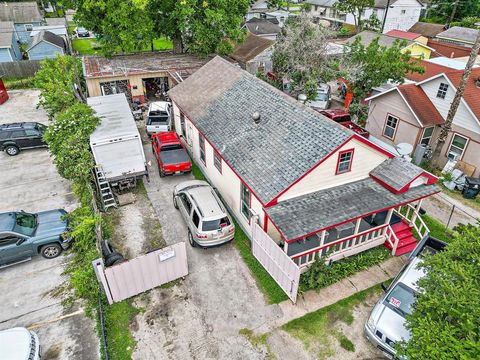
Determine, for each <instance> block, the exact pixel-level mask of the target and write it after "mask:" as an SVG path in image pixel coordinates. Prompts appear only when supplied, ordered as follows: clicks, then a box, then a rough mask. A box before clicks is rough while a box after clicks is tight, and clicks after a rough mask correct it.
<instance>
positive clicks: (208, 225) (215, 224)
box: [202, 216, 230, 231]
mask: <svg viewBox="0 0 480 360" xmlns="http://www.w3.org/2000/svg"><path fill="white" fill-rule="evenodd" d="M228 225H230V219H229V218H228V217H227V216H225V217H223V218H221V219H216V220H208V221H203V223H202V231H214V230H221V229H222V228H224V227H225V226H228Z"/></svg>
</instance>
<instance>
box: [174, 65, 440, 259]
mask: <svg viewBox="0 0 480 360" xmlns="http://www.w3.org/2000/svg"><path fill="white" fill-rule="evenodd" d="M169 95H170V97H171V99H172V101H173V108H174V114H175V129H176V132H177V133H178V135H179V136H180V138H181V139H182V141H184V142H185V144H186V147H187V149H188V151H189V153H190V155H191V156H192V159H193V160H194V161H195V162H196V163H197V164H198V166H199V167H200V169H201V170H202V172H203V173H204V174H205V176H206V177H207V178H208V179H209V181H210V182H211V183H212V185H213V186H215V187H216V189H217V190H218V192H219V193H220V194H221V196H222V198H223V200H224V202H225V203H226V205H227V206H228V208H229V210H230V212H231V214H232V215H234V217H235V218H236V219H237V221H238V223H239V225H240V226H241V227H242V228H244V229H245V231H246V233H247V234H249V235H250V236H251V234H252V233H251V231H250V225H251V222H252V221H254V222H258V224H259V225H260V226H261V228H262V229H263V231H264V233H266V234H268V236H269V237H270V238H271V239H272V241H275V242H276V243H278V244H279V245H281V246H283V249H284V251H285V252H286V253H287V254H288V255H289V256H290V257H291V258H292V259H293V260H294V261H295V262H296V263H297V264H298V265H299V266H305V265H308V264H310V263H312V262H313V261H314V260H315V257H316V256H320V255H325V254H327V253H328V257H329V259H331V260H333V261H334V260H338V259H341V258H344V257H347V256H350V255H353V254H355V253H358V252H361V251H364V250H367V249H369V248H371V247H374V246H378V245H382V244H384V243H385V244H386V246H387V247H388V248H390V249H392V251H393V253H396V254H397V255H398V254H402V253H404V252H406V251H408V250H409V249H411V248H412V247H413V246H415V238H414V237H413V236H412V229H413V230H414V231H418V233H419V234H420V236H423V235H424V234H425V232H426V231H428V229H427V228H426V227H423V226H424V225H422V226H421V227H418V226H417V224H416V223H415V219H417V221H420V222H421V221H422V220H421V219H418V213H417V209H418V206H419V203H420V202H421V199H423V198H425V197H427V196H430V195H432V194H435V193H437V192H438V191H439V189H438V188H437V187H436V185H434V183H435V181H436V178H435V177H434V176H433V175H431V174H429V173H427V172H425V171H424V170H422V169H420V168H418V167H417V166H415V165H413V164H411V163H408V162H406V161H405V160H403V159H401V158H397V157H394V156H393V155H392V154H390V153H389V152H387V151H385V150H383V149H381V148H379V147H377V146H376V145H374V144H373V143H371V142H370V141H369V140H367V139H365V138H363V137H361V136H359V135H357V134H355V133H354V132H353V131H351V130H350V129H347V128H345V127H343V126H341V125H339V124H337V123H335V122H334V121H331V120H329V119H327V118H326V117H324V116H323V115H321V114H319V113H318V112H316V111H314V110H312V109H310V108H309V107H307V106H305V105H303V104H301V103H299V102H298V101H296V100H295V99H293V98H292V97H290V96H288V95H286V94H284V93H283V92H281V91H280V90H278V89H276V88H274V87H272V86H270V85H269V84H267V83H266V82H264V81H262V80H260V79H258V78H256V77H255V76H253V75H251V74H249V73H248V72H246V71H244V70H242V69H240V68H239V67H238V66H235V65H233V64H231V63H230V62H228V61H226V60H224V59H222V58H221V57H218V56H217V57H215V58H214V59H213V60H211V61H210V62H208V63H207V64H206V65H205V66H203V67H202V68H201V69H199V70H198V71H196V72H195V73H194V74H193V75H192V76H190V77H189V78H188V79H187V80H185V81H184V82H182V83H180V84H178V85H177V86H176V87H175V88H173V89H172V90H170V92H169ZM412 204H415V205H412ZM402 207H403V209H404V210H407V209H408V214H409V215H408V216H405V215H406V214H407V213H406V212H405V211H404V210H401V208H402ZM416 226H417V227H416ZM422 229H425V231H423V230H422Z"/></svg>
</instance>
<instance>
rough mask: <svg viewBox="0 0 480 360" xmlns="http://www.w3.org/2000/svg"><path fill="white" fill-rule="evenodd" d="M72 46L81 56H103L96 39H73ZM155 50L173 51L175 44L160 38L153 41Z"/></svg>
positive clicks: (72, 27) (71, 28) (149, 48)
mask: <svg viewBox="0 0 480 360" xmlns="http://www.w3.org/2000/svg"><path fill="white" fill-rule="evenodd" d="M74 28H75V26H70V27H69V29H70V31H72V32H73V29H74ZM72 46H73V49H74V50H75V51H77V52H78V53H79V55H101V49H102V46H101V44H100V42H99V41H98V40H97V39H95V38H89V39H73V40H72ZM151 49H152V48H151V46H146V47H145V48H144V49H141V50H139V51H132V53H135V52H142V51H151ZM153 49H154V51H163V50H170V49H173V43H172V42H171V41H170V40H168V39H165V38H160V39H156V40H153Z"/></svg>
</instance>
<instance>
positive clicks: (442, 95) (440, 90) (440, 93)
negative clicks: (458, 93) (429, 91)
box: [437, 83, 448, 99]
mask: <svg viewBox="0 0 480 360" xmlns="http://www.w3.org/2000/svg"><path fill="white" fill-rule="evenodd" d="M447 90H448V84H444V83H440V86H439V87H438V91H437V98H440V99H445V95H447Z"/></svg>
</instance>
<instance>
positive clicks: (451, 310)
mask: <svg viewBox="0 0 480 360" xmlns="http://www.w3.org/2000/svg"><path fill="white" fill-rule="evenodd" d="M457 230H458V233H457V235H456V236H455V237H454V240H453V241H452V243H450V244H449V245H448V247H447V249H446V251H443V252H440V253H437V254H435V255H434V256H427V257H426V258H425V259H424V260H423V261H422V263H421V267H422V268H423V269H424V270H425V271H426V276H425V277H423V278H422V279H420V280H419V281H418V285H419V287H420V288H421V289H422V291H420V292H419V293H418V295H417V299H416V302H415V305H414V307H413V312H412V314H411V315H409V316H407V322H406V324H407V325H406V326H407V328H408V330H409V331H410V333H411V338H410V340H409V341H408V342H406V343H401V344H398V345H399V346H398V347H399V355H400V356H402V355H403V356H405V358H407V359H410V360H416V359H418V360H428V359H446V360H448V359H452V360H453V359H455V360H457V359H458V360H467V359H468V360H469V359H479V358H480V228H479V227H478V226H473V225H467V226H460V227H459V228H458V229H457Z"/></svg>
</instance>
